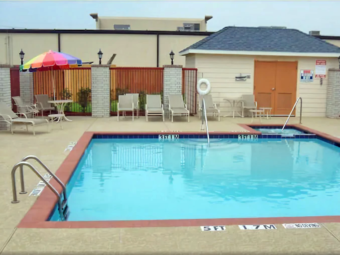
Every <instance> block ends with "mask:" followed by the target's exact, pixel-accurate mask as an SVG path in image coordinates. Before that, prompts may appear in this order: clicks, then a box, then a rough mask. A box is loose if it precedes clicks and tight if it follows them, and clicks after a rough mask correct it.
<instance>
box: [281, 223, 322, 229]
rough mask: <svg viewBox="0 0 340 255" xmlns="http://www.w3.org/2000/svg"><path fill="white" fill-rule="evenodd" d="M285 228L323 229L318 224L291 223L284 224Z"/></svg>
mask: <svg viewBox="0 0 340 255" xmlns="http://www.w3.org/2000/svg"><path fill="white" fill-rule="evenodd" d="M282 226H283V227H284V228H321V226H320V225H319V224H318V223H290V224H282Z"/></svg>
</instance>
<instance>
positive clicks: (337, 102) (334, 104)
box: [326, 69, 340, 118]
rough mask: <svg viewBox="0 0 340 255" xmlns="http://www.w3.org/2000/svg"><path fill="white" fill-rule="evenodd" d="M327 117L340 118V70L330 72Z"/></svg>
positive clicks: (330, 70)
mask: <svg viewBox="0 0 340 255" xmlns="http://www.w3.org/2000/svg"><path fill="white" fill-rule="evenodd" d="M326 117H328V118H339V117H340V69H329V70H328V85H327V97H326Z"/></svg>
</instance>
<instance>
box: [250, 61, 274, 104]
mask: <svg viewBox="0 0 340 255" xmlns="http://www.w3.org/2000/svg"><path fill="white" fill-rule="evenodd" d="M275 83H276V62H269V61H268V62H267V61H266V62H264V61H255V76H254V84H255V86H254V92H255V93H254V94H255V100H256V102H257V107H258V108H259V107H271V108H274V102H275V98H274V96H275V95H274V90H273V88H275Z"/></svg>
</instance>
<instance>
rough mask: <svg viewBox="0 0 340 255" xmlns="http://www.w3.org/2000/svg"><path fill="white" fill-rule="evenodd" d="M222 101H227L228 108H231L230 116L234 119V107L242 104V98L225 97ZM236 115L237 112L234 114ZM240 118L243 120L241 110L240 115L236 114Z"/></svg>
mask: <svg viewBox="0 0 340 255" xmlns="http://www.w3.org/2000/svg"><path fill="white" fill-rule="evenodd" d="M224 101H227V102H229V103H230V106H231V110H232V115H233V118H235V112H236V109H235V108H236V105H237V104H239V103H242V102H243V98H242V97H227V98H224ZM236 113H237V112H236ZM237 114H238V115H239V116H240V117H242V118H243V109H242V114H240V113H237Z"/></svg>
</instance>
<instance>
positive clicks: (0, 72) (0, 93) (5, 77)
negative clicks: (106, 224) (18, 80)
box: [0, 65, 12, 130]
mask: <svg viewBox="0 0 340 255" xmlns="http://www.w3.org/2000/svg"><path fill="white" fill-rule="evenodd" d="M0 102H2V103H5V104H6V105H8V106H9V107H10V108H12V102H11V72H10V66H8V65H0ZM7 129H8V124H7V123H6V122H4V121H3V118H2V117H0V130H7Z"/></svg>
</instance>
